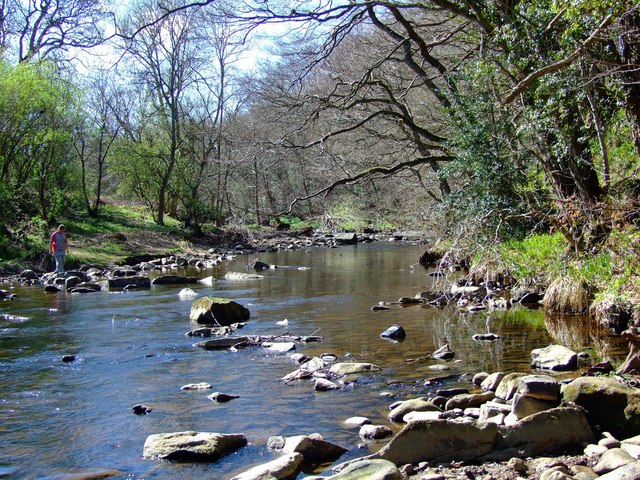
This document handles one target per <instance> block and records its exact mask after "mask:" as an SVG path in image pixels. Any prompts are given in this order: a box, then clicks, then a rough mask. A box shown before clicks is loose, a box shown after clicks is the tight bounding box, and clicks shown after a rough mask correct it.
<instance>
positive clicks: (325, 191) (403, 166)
mask: <svg viewBox="0 0 640 480" xmlns="http://www.w3.org/2000/svg"><path fill="white" fill-rule="evenodd" d="M454 159H455V157H452V156H448V155H447V156H434V157H427V158H425V157H420V158H414V159H413V160H408V161H406V162H401V163H398V164H396V165H393V166H391V167H382V166H378V167H372V168H368V169H366V170H363V171H361V172H360V173H357V174H356V175H353V176H351V177H345V178H340V179H338V180H336V181H335V182H333V183H332V184H330V185H327V186H326V187H324V188H321V189H320V190H318V191H316V192H314V193H310V194H309V195H306V196H304V197H296V198H294V199H293V201H292V202H291V203H290V204H289V209H288V210H286V211H284V212H280V213H278V214H276V215H275V216H280V215H289V214H290V213H291V212H292V211H293V207H294V206H295V205H296V204H297V203H299V202H303V201H305V200H309V199H311V198H315V197H318V196H320V195H324V196H325V197H326V196H327V195H329V194H330V193H331V192H332V191H333V190H334V189H335V188H336V187H339V186H340V185H347V184H349V183H356V182H358V181H360V180H362V179H363V178H367V177H370V176H372V175H376V174H380V175H385V176H388V175H393V174H395V173H398V172H399V171H401V170H407V169H410V168H412V167H415V166H417V165H422V164H426V163H429V162H450V161H452V160H454Z"/></svg>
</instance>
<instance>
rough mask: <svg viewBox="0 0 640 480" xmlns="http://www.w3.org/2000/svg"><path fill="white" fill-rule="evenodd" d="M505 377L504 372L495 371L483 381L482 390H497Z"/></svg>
mask: <svg viewBox="0 0 640 480" xmlns="http://www.w3.org/2000/svg"><path fill="white" fill-rule="evenodd" d="M504 377H505V373H504V372H494V373H492V374H491V375H489V376H487V378H485V379H484V380H483V381H482V383H481V384H480V388H482V390H488V391H491V392H495V391H496V390H497V389H498V385H500V382H502V379H503V378H504Z"/></svg>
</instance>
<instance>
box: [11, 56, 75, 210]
mask: <svg viewBox="0 0 640 480" xmlns="http://www.w3.org/2000/svg"><path fill="white" fill-rule="evenodd" d="M76 106H77V103H76V98H75V91H74V89H73V88H70V85H69V83H68V82H66V81H65V80H64V79H63V78H61V77H60V76H59V75H58V72H57V71H56V70H55V68H53V67H52V66H51V65H50V64H46V63H44V64H39V65H18V66H16V67H13V66H9V65H7V64H6V63H2V64H0V178H1V179H2V183H3V184H4V189H5V192H7V193H6V194H7V195H8V196H9V197H10V198H11V199H12V203H13V205H14V206H15V208H16V210H14V212H13V213H14V214H19V213H29V212H31V213H34V212H33V206H34V205H38V207H39V208H38V211H39V213H40V215H41V216H42V217H43V218H44V219H48V218H49V217H50V214H51V213H53V214H56V213H57V211H58V209H59V208H62V207H63V206H62V205H61V204H60V202H59V201H58V199H57V197H59V195H60V194H61V192H62V191H63V189H64V188H65V174H66V172H67V170H68V168H69V164H70V155H69V151H70V150H69V149H70V143H69V140H70V136H69V132H70V131H71V128H72V125H73V120H74V117H75V111H76ZM35 199H37V200H35ZM9 210H11V208H9ZM52 210H53V212H52ZM9 215H11V214H9Z"/></svg>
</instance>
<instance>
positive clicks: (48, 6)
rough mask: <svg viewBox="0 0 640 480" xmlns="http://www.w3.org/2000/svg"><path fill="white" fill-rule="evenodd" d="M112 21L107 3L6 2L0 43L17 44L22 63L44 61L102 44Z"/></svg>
mask: <svg viewBox="0 0 640 480" xmlns="http://www.w3.org/2000/svg"><path fill="white" fill-rule="evenodd" d="M111 18H112V13H111V12H109V11H108V10H107V9H106V7H105V4H104V2H103V0H27V1H22V0H3V1H2V2H1V3H0V29H1V30H0V40H4V44H5V45H7V44H12V43H13V44H15V47H16V49H17V59H18V62H29V61H32V60H33V59H39V60H44V59H47V58H50V57H51V56H52V55H53V54H54V53H59V52H66V51H68V50H70V49H75V48H81V49H87V48H92V47H95V46H97V45H100V44H101V43H102V42H103V41H104V40H105V38H104V34H103V28H104V27H105V25H106V24H107V23H108V22H109V20H110V19H111Z"/></svg>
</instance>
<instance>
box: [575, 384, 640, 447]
mask: <svg viewBox="0 0 640 480" xmlns="http://www.w3.org/2000/svg"><path fill="white" fill-rule="evenodd" d="M563 400H564V401H565V402H573V403H575V404H577V405H579V406H581V407H583V408H584V409H585V410H586V412H587V413H586V415H587V419H588V420H589V424H590V425H591V427H592V428H593V430H594V431H600V432H604V431H606V432H611V433H612V434H613V435H614V436H617V437H621V438H628V437H631V436H634V435H638V434H640V391H638V390H636V389H633V388H631V387H628V386H626V385H624V384H622V383H620V382H618V381H617V380H615V379H613V378H608V377H582V378H577V379H575V380H574V381H572V382H571V383H570V384H568V385H566V386H565V387H564V391H563Z"/></svg>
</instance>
